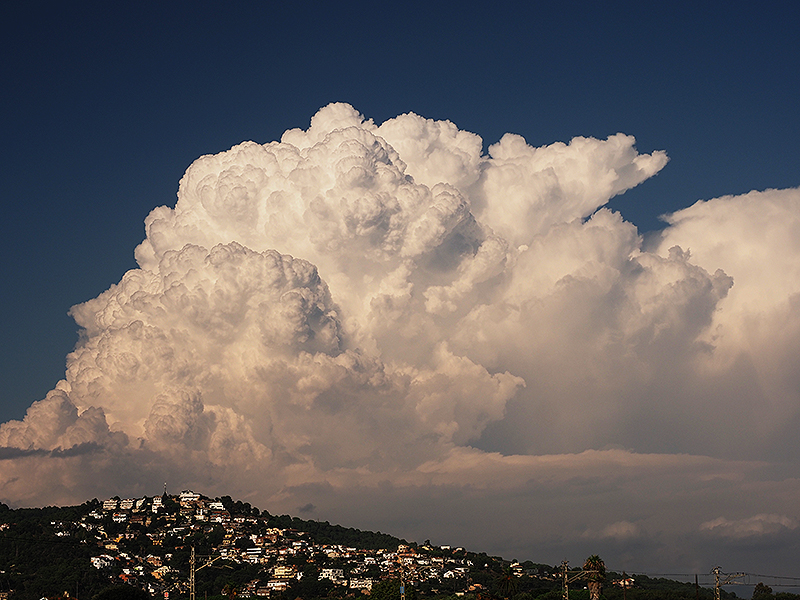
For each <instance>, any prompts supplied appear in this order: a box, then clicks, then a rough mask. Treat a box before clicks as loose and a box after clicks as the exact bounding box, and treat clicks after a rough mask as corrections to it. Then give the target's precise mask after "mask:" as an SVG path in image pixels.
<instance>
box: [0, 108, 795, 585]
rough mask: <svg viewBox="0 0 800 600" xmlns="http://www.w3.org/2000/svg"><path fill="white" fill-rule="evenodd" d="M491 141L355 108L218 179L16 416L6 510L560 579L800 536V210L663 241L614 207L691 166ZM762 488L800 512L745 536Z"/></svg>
mask: <svg viewBox="0 0 800 600" xmlns="http://www.w3.org/2000/svg"><path fill="white" fill-rule="evenodd" d="M482 148H483V142H482V140H481V139H480V138H479V137H478V136H477V135H475V134H473V133H469V132H465V131H461V130H459V129H458V128H457V127H456V125H454V124H453V123H450V122H448V121H433V120H429V119H425V118H423V117H421V116H418V115H415V114H411V113H409V114H405V115H400V116H398V117H396V118H394V119H390V120H389V121H387V122H385V123H382V124H380V125H376V124H375V123H373V122H372V121H371V120H369V119H366V118H364V116H362V115H361V114H359V113H358V112H357V111H356V110H355V109H353V108H352V107H351V106H349V105H347V104H331V105H329V106H327V107H325V108H323V109H321V110H320V111H319V112H318V113H317V114H316V115H314V116H313V118H312V119H311V124H310V126H309V128H308V129H305V130H303V129H292V130H289V131H287V132H286V133H285V134H284V135H283V136H282V138H281V140H280V141H275V142H270V143H267V144H263V145H261V144H257V143H254V142H244V143H242V144H239V145H237V146H235V147H233V148H231V149H230V150H228V151H225V152H221V153H220V154H216V155H208V156H203V157H201V158H199V159H197V160H196V161H195V162H194V163H193V164H192V165H191V166H190V167H189V168H188V170H187V171H186V174H185V175H184V177H183V178H182V180H181V182H180V188H179V191H178V199H177V202H176V204H175V206H174V207H173V208H170V207H166V206H161V207H158V208H155V209H154V210H153V211H152V212H151V213H150V215H148V217H147V218H146V220H145V230H146V238H145V239H144V241H143V242H142V243H141V244H140V245H139V246H138V248H136V251H135V255H136V259H137V261H138V265H139V268H137V269H133V270H131V271H129V272H128V273H126V274H125V275H124V276H123V277H122V279H121V280H120V281H119V282H118V283H115V284H113V285H111V287H110V288H109V289H108V290H107V291H105V292H104V293H102V294H100V295H99V296H98V297H97V298H94V299H92V300H89V301H88V302H85V303H83V304H80V305H77V306H75V307H73V308H72V310H71V315H72V316H73V317H74V319H75V321H76V323H77V324H78V326H79V328H80V342H79V343H78V345H77V346H76V348H75V350H74V351H73V352H72V353H70V355H69V356H68V357H67V368H66V373H65V376H64V380H63V381H61V382H59V384H58V385H57V386H56V388H55V389H54V390H52V391H51V392H50V393H49V394H48V395H47V397H46V398H44V399H43V400H40V401H38V402H35V403H34V404H33V405H32V406H31V407H30V408H29V409H28V412H27V414H26V415H25V417H24V419H22V420H21V421H9V422H7V423H4V424H2V425H0V499H2V500H3V501H5V502H9V503H12V504H44V503H54V502H65V503H68V502H79V501H82V500H84V499H86V498H87V497H95V496H96V497H101V496H104V495H107V496H110V495H114V494H124V495H139V494H145V493H149V494H153V493H157V492H158V490H159V489H160V486H161V485H163V482H164V481H169V482H170V487H171V488H178V487H192V488H196V489H198V490H200V491H203V492H204V493H207V494H211V495H214V494H230V495H232V496H237V497H242V498H247V500H248V501H249V502H251V503H258V504H260V505H261V507H262V508H266V509H268V510H270V511H271V512H276V511H284V512H290V511H293V510H300V511H301V512H310V511H313V512H314V514H315V515H320V516H321V517H322V518H325V519H326V520H331V521H337V520H339V521H346V522H347V524H349V525H353V526H358V527H361V528H367V527H372V528H374V529H380V530H382V531H391V532H393V533H395V534H397V535H400V536H404V537H408V538H410V539H413V537H414V536H415V535H417V534H418V535H419V536H420V538H421V539H425V538H430V539H432V540H433V539H434V538H435V537H436V536H440V537H441V538H442V539H440V540H437V541H439V543H449V542H450V541H453V542H455V543H467V542H471V543H472V544H474V545H476V546H477V547H479V548H480V549H486V550H487V551H494V552H498V553H503V554H508V555H514V556H520V558H521V557H523V556H530V557H531V558H535V559H536V560H552V561H553V562H558V561H559V560H561V559H562V558H563V553H564V552H567V551H569V552H581V553H587V552H588V553H592V550H593V549H594V548H593V546H592V545H593V544H598V543H600V544H602V543H605V542H606V541H607V542H609V543H611V542H615V543H617V542H618V543H619V544H626V543H633V541H636V543H637V544H638V548H640V549H641V552H640V553H639V554H637V555H636V556H634V555H632V554H620V555H619V556H620V560H622V559H623V558H624V557H626V556H627V557H629V558H630V560H634V559H637V558H640V559H641V558H642V557H644V556H648V557H650V558H651V559H652V560H664V561H667V560H668V561H672V562H673V563H674V562H676V561H690V559H689V558H686V557H685V554H684V553H683V550H682V549H681V548H682V547H681V543H680V540H681V539H682V537H681V536H688V535H694V534H696V532H697V531H703V532H706V533H710V534H713V535H723V536H728V537H730V536H732V535H734V532H737V531H749V530H751V529H752V530H757V529H759V528H761V529H762V530H763V531H768V530H769V529H770V527H783V528H784V529H791V530H794V527H795V526H791V527H790V525H789V524H787V523H794V519H796V518H800V515H797V513H796V508H795V507H794V504H793V503H792V502H790V501H789V500H788V499H789V498H794V497H796V495H793V494H795V492H797V491H798V490H796V488H797V487H798V486H797V483H796V482H797V481H798V479H797V478H796V475H797V473H796V471H797V468H796V467H797V464H798V463H797V461H798V459H800V442H798V439H797V436H795V435H794V432H795V431H796V429H797V426H798V425H800V391H799V390H800V379H798V377H800V375H798V374H799V373H800V363H799V362H798V361H800V358H798V357H800V317H799V316H798V315H800V311H798V310H797V308H798V302H799V301H800V300H798V299H800V247H798V241H797V240H798V239H800V236H797V232H798V231H800V229H799V228H800V216H798V215H800V190H797V189H790V190H768V191H765V192H752V193H750V194H746V195H744V196H739V197H725V198H718V199H714V200H709V201H707V202H701V203H697V204H695V205H694V206H692V207H689V208H687V209H685V210H683V211H679V212H677V213H674V214H672V215H667V216H666V217H665V219H666V227H665V229H664V231H663V232H661V235H660V237H659V238H658V239H656V240H654V241H652V240H651V241H649V242H648V245H647V246H645V245H644V242H643V240H642V238H641V236H640V235H639V232H638V231H637V229H636V227H635V226H634V225H633V224H631V223H629V222H627V221H626V220H625V219H624V217H623V216H622V215H620V214H619V213H616V212H613V211H611V210H609V209H607V208H605V207H604V206H605V204H606V203H607V202H608V201H609V200H610V199H611V198H612V197H614V196H615V195H617V194H621V193H624V192H625V190H627V189H630V188H632V187H634V186H637V185H639V184H641V183H642V182H644V181H645V180H646V179H648V178H649V177H652V176H653V175H655V174H656V173H658V172H659V171H660V170H661V169H662V168H663V167H664V166H665V165H666V164H667V157H666V154H665V153H664V152H661V151H657V152H653V153H650V154H641V153H639V152H638V151H637V149H636V147H635V140H634V138H633V137H632V136H629V135H624V134H617V135H613V136H611V137H609V138H608V139H605V140H598V139H593V138H575V139H573V140H572V141H570V142H569V143H567V144H564V143H556V144H552V145H549V146H544V147H541V148H535V147H532V146H530V145H529V144H527V142H526V141H525V140H524V139H523V138H522V137H520V136H518V135H513V134H507V135H505V136H504V137H503V138H502V139H501V140H500V141H499V142H497V143H495V144H492V145H490V146H489V147H488V153H487V154H484V153H483V152H482ZM622 448H624V449H625V450H622ZM754 488H758V489H759V495H761V494H766V496H764V497H765V498H767V500H764V502H765V503H766V504H765V505H764V508H759V509H758V510H767V511H770V513H773V512H774V514H776V515H777V514H780V515H788V516H786V517H781V519H787V520H786V521H780V520H778V521H775V520H770V519H771V518H772V517H770V516H769V515H767V516H765V515H760V516H759V518H755V517H754V519H756V520H754V521H752V522H749V521H744V522H741V521H739V522H728V521H725V520H724V519H723V520H721V521H720V520H719V519H718V518H717V516H718V515H719V514H752V513H753V512H755V511H753V510H752V509H751V508H750V505H751V504H752V502H753V500H752V498H753V495H752V493H750V491H751V490H752V489H754ZM298 506H299V507H301V508H300V509H297V507H298ZM748 528H749V529H748ZM645 532H646V535H645ZM747 535H749V534H747ZM609 547H611V546H609ZM536 552H540V553H541V554H537V555H536V556H534V554H535V553H536ZM548 553H549V554H548ZM648 553H649V554H648ZM587 555H588V554H587ZM581 558H582V557H581ZM625 560H628V559H627V558H626V559H625ZM691 560H694V559H691ZM690 562H691V561H690ZM635 567H636V565H630V566H627V565H625V568H629V569H631V568H635Z"/></svg>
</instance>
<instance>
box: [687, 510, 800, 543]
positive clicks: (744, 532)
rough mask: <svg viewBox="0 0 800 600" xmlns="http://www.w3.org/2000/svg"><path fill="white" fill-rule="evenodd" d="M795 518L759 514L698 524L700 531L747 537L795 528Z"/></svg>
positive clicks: (722, 535)
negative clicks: (733, 519)
mask: <svg viewBox="0 0 800 600" xmlns="http://www.w3.org/2000/svg"><path fill="white" fill-rule="evenodd" d="M797 526H798V522H797V520H796V519H794V518H791V517H787V516H785V515H771V514H761V515H755V516H753V517H748V518H746V519H739V520H735V521H730V520H728V519H726V518H725V517H718V518H716V519H712V520H711V521H706V522H705V523H701V524H700V531H702V532H705V533H708V534H710V535H713V536H716V537H722V538H734V539H741V538H749V537H760V536H770V535H775V534H778V533H782V532H786V531H792V530H795V529H797Z"/></svg>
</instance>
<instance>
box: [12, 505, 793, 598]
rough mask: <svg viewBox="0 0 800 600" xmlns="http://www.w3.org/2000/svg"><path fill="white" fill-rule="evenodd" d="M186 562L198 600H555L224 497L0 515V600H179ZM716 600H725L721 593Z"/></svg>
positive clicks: (558, 574) (479, 572) (534, 579)
mask: <svg viewBox="0 0 800 600" xmlns="http://www.w3.org/2000/svg"><path fill="white" fill-rule="evenodd" d="M193 553H194V563H195V584H194V586H195V593H196V594H199V595H201V596H200V597H203V598H207V597H210V598H214V597H215V596H217V597H220V598H228V599H232V598H234V597H239V598H245V597H250V598H277V599H279V600H283V599H285V600H295V599H297V598H302V599H304V600H313V599H316V598H320V599H322V598H337V599H343V598H360V597H361V596H365V595H369V596H370V597H371V598H374V599H376V600H399V598H400V580H401V579H402V581H403V583H404V585H405V595H406V600H415V599H417V598H420V599H421V598H436V599H441V600H444V599H450V598H453V599H455V598H466V599H467V600H488V599H491V598H497V599H499V598H507V599H509V600H535V599H541V600H560V599H561V598H562V591H563V590H562V587H563V573H562V570H561V566H560V565H558V566H553V567H551V566H548V565H542V564H535V563H532V562H529V561H528V562H525V563H522V564H519V563H516V562H515V563H511V562H509V561H507V560H503V559H502V558H500V557H490V556H487V555H486V554H483V553H476V552H471V551H467V550H465V549H463V548H455V549H454V548H450V547H447V546H444V547H434V546H431V545H430V544H429V543H427V542H426V543H425V544H422V545H420V544H417V543H414V542H407V541H406V540H402V539H399V538H396V537H394V536H391V535H389V534H385V533H381V532H371V531H361V530H358V529H353V528H347V527H342V526H339V525H332V524H330V523H328V522H320V521H313V520H303V519H300V518H298V517H292V516H289V515H281V516H276V515H271V514H269V513H268V512H267V511H260V510H259V509H257V508H255V507H253V506H251V505H250V504H248V503H246V502H241V501H234V500H233V499H231V498H230V497H228V496H225V497H222V498H214V499H211V498H207V497H205V496H202V495H200V494H196V493H193V492H183V493H182V494H180V495H172V496H166V495H165V496H162V497H153V498H138V499H120V498H112V499H108V500H105V501H103V502H100V501H98V500H91V501H88V502H85V503H84V504H82V505H80V506H71V507H61V508H59V507H45V508H38V509H17V510H12V509H9V508H8V507H7V506H5V505H0V600H5V598H10V599H11V600H39V599H40V598H55V597H61V598H64V597H65V596H68V597H72V598H78V599H81V600H83V599H86V600H90V599H92V598H97V600H113V599H114V598H119V599H121V598H131V599H132V598H142V599H144V598H147V597H148V596H149V597H153V598H156V597H158V598H166V597H168V598H170V600H175V599H176V598H188V597H189V596H190V591H191V586H190V579H191V577H190V573H191V563H192V556H193ZM569 577H570V579H573V578H574V579H575V581H574V582H573V583H571V584H570V591H569V597H570V600H588V597H589V596H588V594H589V593H588V591H587V590H585V589H582V588H583V587H584V586H585V585H586V580H585V578H582V577H581V573H579V572H577V571H570V573H569ZM620 579H621V575H619V574H616V573H607V574H606V577H605V581H604V583H605V586H604V588H603V597H604V598H606V600H617V599H620V600H623V599H624V600H628V599H630V600H657V599H664V600H673V599H677V598H694V599H696V598H701V599H702V600H711V599H712V598H713V590H709V589H706V588H700V589H699V590H696V589H695V587H694V586H693V585H690V584H685V583H679V582H675V581H669V580H656V579H649V578H647V577H643V576H637V577H636V578H635V580H633V582H632V585H631V587H628V588H626V589H623V588H622V587H620V585H615V581H617V582H618V581H619V580H620ZM770 592H771V590H770ZM722 596H723V598H733V597H735V595H733V594H727V593H725V591H724V590H722ZM777 596H784V597H785V598H783V599H782V600H789V598H788V596H791V595H786V594H783V595H781V594H778V595H777ZM4 597H5V598H4ZM770 597H772V596H770ZM794 598H800V597H794ZM758 600H769V598H768V597H763V598H759V599H758Z"/></svg>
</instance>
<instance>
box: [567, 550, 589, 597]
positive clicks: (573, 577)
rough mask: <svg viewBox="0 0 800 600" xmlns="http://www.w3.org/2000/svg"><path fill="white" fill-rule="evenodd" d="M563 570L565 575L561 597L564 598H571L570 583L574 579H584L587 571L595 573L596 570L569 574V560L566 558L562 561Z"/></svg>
mask: <svg viewBox="0 0 800 600" xmlns="http://www.w3.org/2000/svg"><path fill="white" fill-rule="evenodd" d="M561 571H562V575H563V586H564V587H563V589H562V592H561V598H563V600H569V584H570V583H572V582H573V581H577V580H578V579H582V578H583V577H585V576H586V574H587V573H593V572H594V571H576V572H574V573H573V574H572V576H571V577H570V575H569V561H567V560H564V561H561Z"/></svg>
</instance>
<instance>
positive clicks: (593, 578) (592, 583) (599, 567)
mask: <svg viewBox="0 0 800 600" xmlns="http://www.w3.org/2000/svg"><path fill="white" fill-rule="evenodd" d="M583 570H584V571H586V579H587V583H586V587H588V588H589V600H600V593H601V592H602V591H603V581H605V579H606V564H605V563H604V562H603V559H602V558H600V557H599V556H597V554H592V555H591V556H590V557H589V558H587V559H586V561H585V562H584V563H583Z"/></svg>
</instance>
